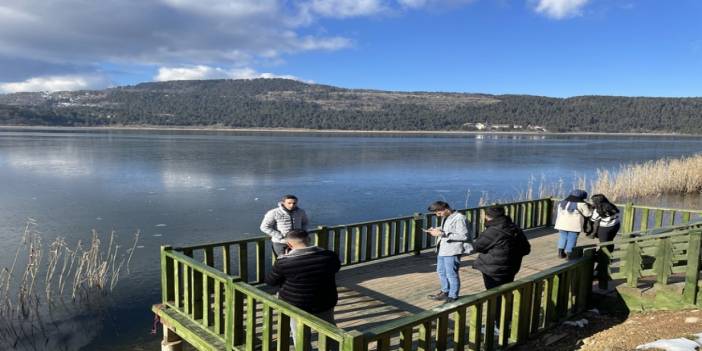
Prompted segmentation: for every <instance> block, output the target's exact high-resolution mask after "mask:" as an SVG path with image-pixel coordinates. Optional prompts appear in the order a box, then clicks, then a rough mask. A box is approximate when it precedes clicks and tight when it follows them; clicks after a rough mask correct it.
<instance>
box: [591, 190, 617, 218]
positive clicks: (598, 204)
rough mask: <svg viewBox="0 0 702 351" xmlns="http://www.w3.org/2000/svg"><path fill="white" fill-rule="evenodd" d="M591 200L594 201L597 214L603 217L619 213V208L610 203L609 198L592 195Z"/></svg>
mask: <svg viewBox="0 0 702 351" xmlns="http://www.w3.org/2000/svg"><path fill="white" fill-rule="evenodd" d="M590 200H592V204H593V205H594V206H595V210H597V214H599V215H600V216H601V217H609V216H611V215H613V214H615V213H619V209H618V208H617V206H615V205H614V204H613V203H611V202H609V200H608V199H607V197H606V196H604V195H602V194H595V195H592V197H591V198H590Z"/></svg>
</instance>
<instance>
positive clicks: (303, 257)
mask: <svg viewBox="0 0 702 351" xmlns="http://www.w3.org/2000/svg"><path fill="white" fill-rule="evenodd" d="M286 239H287V241H286V246H287V247H288V248H290V251H288V253H286V254H284V255H280V256H279V257H278V259H277V260H276V261H275V263H274V264H273V267H272V268H271V271H270V272H269V273H268V274H267V275H266V278H265V282H266V284H268V285H270V286H279V287H280V289H279V290H278V297H279V298H280V299H281V300H283V301H285V302H287V303H289V304H291V305H293V306H296V307H299V308H300V309H302V310H304V311H305V312H309V313H311V314H313V315H315V316H317V317H319V318H320V319H323V320H325V321H327V322H329V323H331V324H335V323H334V307H335V306H336V303H337V302H338V300H339V296H338V294H337V291H336V273H337V272H339V269H340V268H341V262H340V261H339V256H337V254H336V253H334V252H333V251H329V250H325V249H322V248H320V247H317V246H309V235H308V233H307V232H306V231H304V230H292V231H290V232H288V233H287V238H286ZM296 326H297V322H296V320H295V319H294V318H290V330H291V331H292V333H293V340H294V341H295V342H296V340H295V330H296Z"/></svg>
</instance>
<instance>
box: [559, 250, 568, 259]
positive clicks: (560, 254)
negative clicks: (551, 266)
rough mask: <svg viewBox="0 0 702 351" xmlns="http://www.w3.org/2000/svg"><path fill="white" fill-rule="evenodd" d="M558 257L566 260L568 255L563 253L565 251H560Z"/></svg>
mask: <svg viewBox="0 0 702 351" xmlns="http://www.w3.org/2000/svg"><path fill="white" fill-rule="evenodd" d="M558 257H560V258H566V257H568V255H567V254H566V253H565V251H563V249H558Z"/></svg>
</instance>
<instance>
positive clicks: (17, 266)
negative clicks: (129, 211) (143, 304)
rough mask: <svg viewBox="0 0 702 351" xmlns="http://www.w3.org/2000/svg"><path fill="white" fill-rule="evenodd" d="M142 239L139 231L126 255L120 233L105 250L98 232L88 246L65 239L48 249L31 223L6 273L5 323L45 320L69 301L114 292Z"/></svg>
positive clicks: (1, 298) (1, 282)
mask: <svg viewBox="0 0 702 351" xmlns="http://www.w3.org/2000/svg"><path fill="white" fill-rule="evenodd" d="M138 240H139V233H138V232H137V233H136V234H135V237H134V244H133V245H132V248H131V249H129V250H127V251H120V246H119V245H117V242H116V233H114V232H112V233H111V234H110V237H109V243H108V245H107V247H105V245H104V244H103V242H102V240H101V239H100V235H98V233H97V232H95V231H93V233H92V238H91V241H90V245H89V246H87V247H84V246H83V244H82V242H81V241H79V242H78V243H77V244H76V246H75V247H74V248H71V247H69V245H68V244H67V243H66V241H65V239H64V238H61V237H58V238H56V239H55V240H54V241H53V242H52V243H51V244H49V245H48V247H45V246H44V245H43V244H42V237H41V234H40V233H39V232H38V231H37V229H36V223H35V221H34V220H32V219H30V220H28V221H27V225H26V227H25V230H24V233H23V235H22V241H21V244H20V245H19V246H18V248H17V251H16V252H15V257H14V260H13V263H12V265H11V266H10V267H9V268H7V267H3V268H2V271H0V318H6V319H8V320H9V319H15V318H20V319H27V318H30V317H32V316H35V317H37V318H41V316H40V313H41V312H40V311H41V309H42V307H50V306H51V305H53V304H54V303H55V302H61V303H65V302H66V300H70V301H72V302H75V303H78V304H80V302H81V301H82V300H83V299H88V298H90V297H91V295H93V294H100V293H105V292H109V291H111V290H112V289H114V288H115V286H116V285H117V282H118V280H119V277H120V275H121V272H122V268H123V267H124V266H125V265H126V266H127V267H128V266H129V262H130V261H131V258H132V255H133V253H134V248H135V247H136V244H137V241H138ZM23 262H24V266H23ZM127 270H128V268H127ZM67 284H68V286H69V287H70V290H66V289H65V288H66V286H67ZM69 297H70V299H69Z"/></svg>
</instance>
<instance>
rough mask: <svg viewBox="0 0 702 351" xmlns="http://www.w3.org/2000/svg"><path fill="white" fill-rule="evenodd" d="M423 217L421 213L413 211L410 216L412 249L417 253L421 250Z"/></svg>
mask: <svg viewBox="0 0 702 351" xmlns="http://www.w3.org/2000/svg"><path fill="white" fill-rule="evenodd" d="M423 221H424V217H423V216H422V214H421V213H418V212H415V213H414V215H413V216H412V251H413V253H414V254H415V255H419V254H420V253H421V251H422V234H423V232H422V224H423V223H422V222H423Z"/></svg>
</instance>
